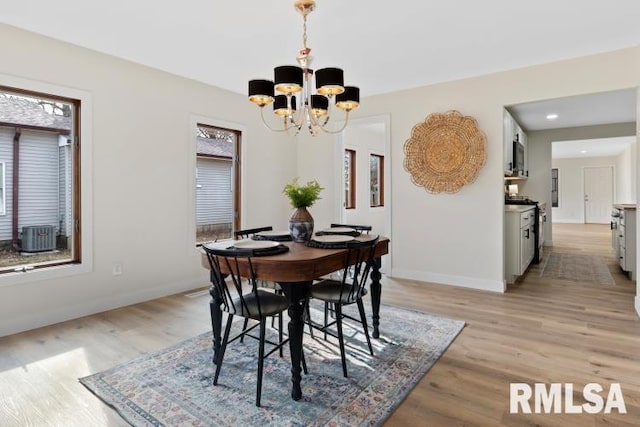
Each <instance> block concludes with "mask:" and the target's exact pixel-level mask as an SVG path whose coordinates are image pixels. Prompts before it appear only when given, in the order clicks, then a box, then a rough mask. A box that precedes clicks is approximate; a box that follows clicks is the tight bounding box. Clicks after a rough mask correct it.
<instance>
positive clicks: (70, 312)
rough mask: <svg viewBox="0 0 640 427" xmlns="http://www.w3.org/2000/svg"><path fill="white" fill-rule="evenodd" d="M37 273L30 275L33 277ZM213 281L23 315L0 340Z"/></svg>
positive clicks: (1, 329)
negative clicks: (7, 336)
mask: <svg viewBox="0 0 640 427" xmlns="http://www.w3.org/2000/svg"><path fill="white" fill-rule="evenodd" d="M32 274H34V273H27V274H26V275H29V276H30V275H32ZM208 280H209V278H208V277H207V274H206V273H204V274H203V276H202V277H201V278H199V279H191V280H188V281H184V282H178V283H176V282H171V283H170V284H165V285H163V286H155V285H154V286H152V287H150V288H146V289H142V290H137V291H134V292H131V293H128V294H121V293H118V294H116V295H113V296H111V297H101V298H92V299H90V300H83V301H80V302H77V303H76V304H74V305H59V304H58V305H53V306H51V307H49V309H48V310H42V311H38V312H28V313H23V314H21V316H19V317H15V316H14V317H13V318H11V319H9V320H8V321H6V319H5V323H3V324H2V325H0V337H3V336H6V335H11V334H15V333H18V332H23V331H28V330H31V329H35V328H39V327H42V326H48V325H52V324H54V323H59V322H64V321H67V320H71V319H77V318H80V317H83V316H88V315H91V314H96V313H101V312H104V311H108V310H113V309H116V308H120V307H125V306H127V305H131V304H137V303H140V302H144V301H150V300H153V299H156V298H161V297H165V296H168V295H174V294H177V293H180V292H186V291H189V290H192V289H197V288H202V287H203V284H204V283H207V282H208Z"/></svg>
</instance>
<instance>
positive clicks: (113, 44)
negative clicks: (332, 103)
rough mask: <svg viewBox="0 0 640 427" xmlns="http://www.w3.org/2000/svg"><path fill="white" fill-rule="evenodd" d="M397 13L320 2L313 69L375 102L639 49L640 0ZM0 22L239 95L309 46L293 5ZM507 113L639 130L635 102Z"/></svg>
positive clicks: (28, 6)
mask: <svg viewBox="0 0 640 427" xmlns="http://www.w3.org/2000/svg"><path fill="white" fill-rule="evenodd" d="M389 4H390V3H388V2H381V1H380V2H373V1H371V0H349V1H342V0H317V8H316V10H315V11H314V12H313V13H311V14H310V15H309V18H308V46H309V47H311V48H312V54H313V56H314V57H315V60H314V63H313V64H312V67H313V68H322V67H328V66H337V67H341V68H343V69H344V70H345V83H346V84H348V85H355V86H359V87H360V89H361V95H362V97H367V96H371V95H376V94H384V93H389V92H394V91H398V90H403V89H410V88H413V87H418V86H424V85H429V84H434V83H439V82H443V81H451V80H456V79H461V78H465V77H473V76H478V75H483V74H488V73H493V72H498V71H504V70H510V69H515V68H520V67H526V66H530V65H535V64H542V63H546V62H552V61H557V60H562V59H567V58H573V57H578V56H584V55H590V54H596V53H600V52H606V51H611V50H616V49H621V48H627V47H634V46H638V45H640V25H638V22H637V21H638V17H640V1H638V0H616V1H615V2H611V1H603V0H536V1H513V0H483V1H478V0H456V1H438V2H436V1H433V0H396V1H394V2H393V3H392V4H393V7H388V5H389ZM0 23H5V24H9V25H13V26H16V27H19V28H23V29H26V30H30V31H33V32H36V33H40V34H43V35H46V36H49V37H53V38H56V39H60V40H63V41H66V42H69V43H73V44H76V45H79V46H83V47H87V48H89V49H93V50H96V51H99V52H103V53H106V54H110V55H113V56H116V57H120V58H124V59H127V60H130V61H133V62H137V63H140V64H143V65H147V66H150V67H154V68H157V69H160V70H164V71H167V72H170V73H173V74H177V75H180V76H184V77H188V78H191V79H195V80H198V81H202V82H204V83H207V84H211V85H215V86H218V87H221V88H224V89H228V90H230V91H233V92H237V93H241V94H245V93H246V87H247V81H248V80H250V79H254V78H272V72H273V71H272V70H273V67H274V66H277V65H284V64H294V63H295V56H296V54H297V51H298V50H299V49H300V48H301V47H302V18H301V16H300V15H299V14H298V13H297V12H296V11H295V10H294V8H293V0H243V1H220V0H183V1H180V2H158V1H157V0H135V1H132V0H110V1H108V2H94V1H86V0H55V1H50V0H30V1H25V0H4V1H3V2H2V10H1V12H0ZM365 102H366V100H365ZM632 104H633V105H632ZM632 108H633V110H632ZM510 110H511V111H512V112H513V113H514V116H515V117H516V119H517V120H518V121H519V122H520V123H521V125H522V126H523V127H524V128H525V129H527V130H537V129H544V128H550V127H566V126H582V125H589V124H599V123H603V122H605V123H615V122H624V121H635V91H627V92H620V93H615V94H603V95H599V96H596V95H594V96H593V97H578V98H575V99H563V100H552V101H545V102H540V103H532V104H523V105H519V106H513V107H511V108H510ZM547 111H554V112H556V113H557V114H559V115H560V117H559V119H558V120H556V121H555V122H553V123H551V122H548V121H546V120H543V119H541V118H540V117H541V116H542V114H544V115H546V112H547Z"/></svg>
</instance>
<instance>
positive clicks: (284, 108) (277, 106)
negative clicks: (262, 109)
mask: <svg viewBox="0 0 640 427" xmlns="http://www.w3.org/2000/svg"><path fill="white" fill-rule="evenodd" d="M294 111H296V97H295V96H292V97H291V109H289V106H288V105H287V95H276V96H275V101H274V103H273V112H274V113H275V114H277V115H279V116H285V115H289V114H291V113H293V112H294Z"/></svg>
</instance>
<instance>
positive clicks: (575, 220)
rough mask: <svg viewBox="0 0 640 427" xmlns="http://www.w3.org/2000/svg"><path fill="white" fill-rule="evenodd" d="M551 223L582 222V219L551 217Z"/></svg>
mask: <svg viewBox="0 0 640 427" xmlns="http://www.w3.org/2000/svg"><path fill="white" fill-rule="evenodd" d="M551 223H552V224H584V220H583V219H575V218H569V219H555V218H554V219H553V221H551Z"/></svg>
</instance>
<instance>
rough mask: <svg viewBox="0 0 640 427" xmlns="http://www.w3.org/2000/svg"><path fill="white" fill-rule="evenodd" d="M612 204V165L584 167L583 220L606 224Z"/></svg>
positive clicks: (588, 222)
mask: <svg viewBox="0 0 640 427" xmlns="http://www.w3.org/2000/svg"><path fill="white" fill-rule="evenodd" d="M612 205H613V167H611V166H601V167H585V168H584V222H585V223H587V224H590V223H596V224H608V223H609V220H610V219H611V208H612Z"/></svg>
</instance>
